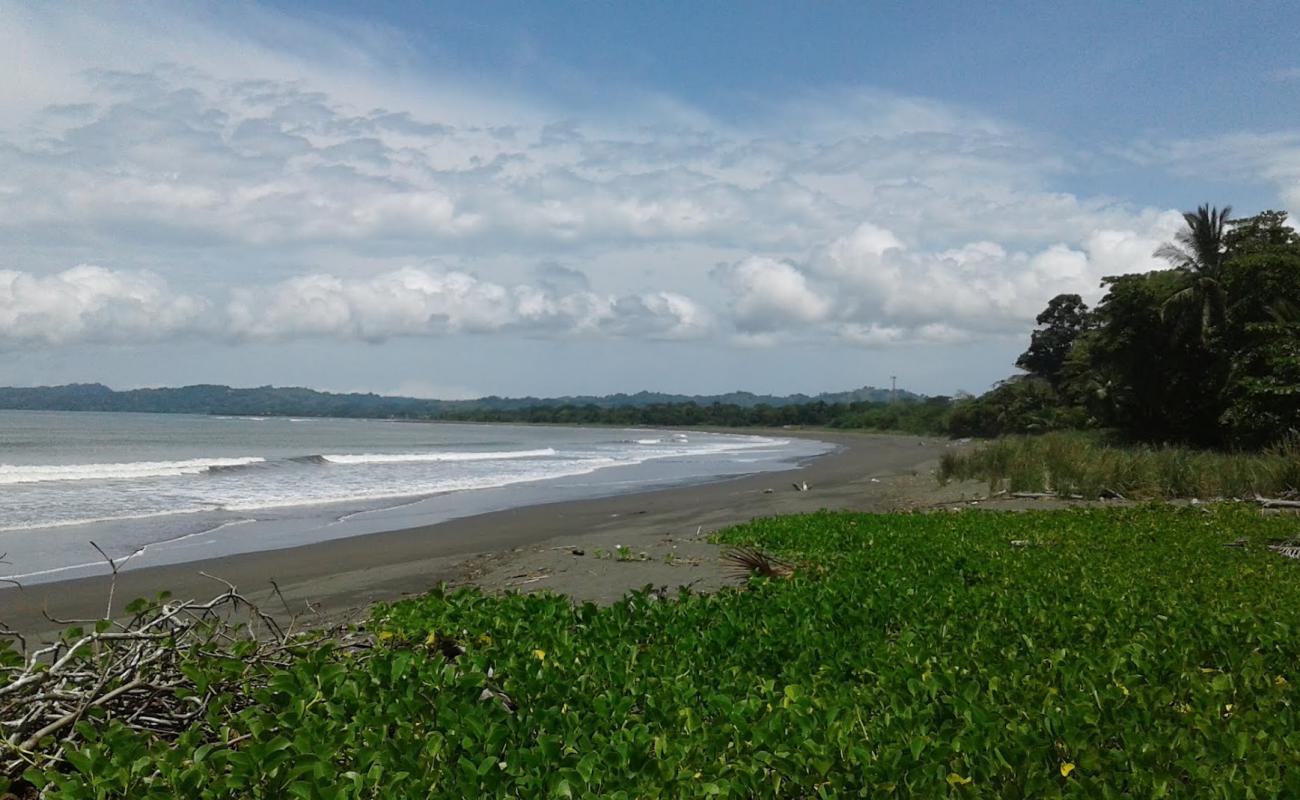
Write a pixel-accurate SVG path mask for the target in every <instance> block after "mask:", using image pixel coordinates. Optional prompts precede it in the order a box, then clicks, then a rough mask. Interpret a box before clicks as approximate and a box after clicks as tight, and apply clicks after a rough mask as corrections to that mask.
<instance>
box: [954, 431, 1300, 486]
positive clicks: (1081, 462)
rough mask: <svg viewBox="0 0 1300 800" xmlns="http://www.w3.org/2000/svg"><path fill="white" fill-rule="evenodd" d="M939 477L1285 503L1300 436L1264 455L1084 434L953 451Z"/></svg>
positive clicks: (1297, 464) (1299, 471) (1296, 474)
mask: <svg viewBox="0 0 1300 800" xmlns="http://www.w3.org/2000/svg"><path fill="white" fill-rule="evenodd" d="M939 479H940V480H941V481H944V482H946V481H949V480H954V479H956V480H970V479H977V480H987V481H988V482H989V491H990V492H993V491H998V490H1000V489H1006V490H1009V491H1012V492H1054V493H1057V494H1060V495H1063V496H1066V495H1082V496H1083V497H1085V498H1088V499H1096V498H1098V497H1114V496H1116V495H1120V496H1123V497H1126V498H1128V499H1155V498H1177V497H1201V498H1243V497H1244V498H1251V497H1255V496H1256V495H1264V496H1268V497H1277V496H1279V495H1283V494H1285V493H1287V492H1294V491H1300V435H1296V434H1292V435H1291V436H1290V437H1288V438H1286V439H1283V440H1281V441H1280V442H1279V443H1278V444H1276V445H1274V446H1272V447H1269V448H1267V449H1266V450H1264V451H1262V452H1259V453H1216V452H1211V451H1203V450H1191V449H1188V448H1185V447H1169V446H1157V447H1152V446H1125V447H1116V446H1113V445H1108V444H1105V443H1104V442H1103V441H1102V440H1101V439H1100V437H1098V436H1095V435H1088V434H1084V433H1078V432H1071V433H1049V434H1045V435H1043V436H1013V437H1006V438H1003V439H999V440H997V441H995V442H990V443H988V444H986V445H982V446H980V447H978V448H976V449H974V450H971V451H969V452H964V453H945V454H944V456H943V459H942V460H941V461H940V465H939Z"/></svg>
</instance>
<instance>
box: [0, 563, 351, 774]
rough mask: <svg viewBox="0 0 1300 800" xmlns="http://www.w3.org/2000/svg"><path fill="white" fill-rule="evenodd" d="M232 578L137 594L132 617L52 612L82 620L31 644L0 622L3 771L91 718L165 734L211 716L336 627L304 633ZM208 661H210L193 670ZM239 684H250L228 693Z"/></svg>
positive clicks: (58, 751) (47, 759)
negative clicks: (210, 589) (211, 710)
mask: <svg viewBox="0 0 1300 800" xmlns="http://www.w3.org/2000/svg"><path fill="white" fill-rule="evenodd" d="M214 580H219V579H214ZM221 582H222V583H226V582H225V581H221ZM226 587H227V588H226V591H224V592H222V593H221V594H220V595H217V596H216V597H214V598H212V599H211V600H208V601H206V602H196V601H192V600H171V599H170V598H169V597H168V596H167V595H160V596H159V597H158V598H157V600H155V601H152V602H150V601H145V600H137V601H135V602H134V603H132V604H131V605H129V606H128V607H127V609H126V611H127V614H129V615H130V617H129V619H126V620H125V621H115V620H111V619H100V620H52V621H54V622H56V623H59V624H65V625H73V626H74V627H71V628H69V629H68V630H67V631H66V632H65V633H64V634H63V635H62V637H61V638H60V639H59V641H57V642H55V643H54V644H50V645H46V646H42V647H39V648H35V649H31V650H29V648H28V645H27V642H26V640H25V639H24V638H23V637H22V636H21V635H20V634H19V633H17V632H15V631H12V630H9V629H8V628H5V627H3V626H0V736H3V739H2V740H0V777H5V776H7V777H9V778H11V779H17V778H18V777H19V776H20V775H21V774H22V773H23V772H24V771H25V770H27V769H29V768H36V769H37V770H45V769H48V768H50V767H52V766H55V765H57V764H58V763H59V762H61V761H62V760H63V758H64V754H65V753H66V752H67V751H68V750H70V749H72V748H75V747H76V746H77V745H78V743H79V741H80V740H81V739H82V738H84V737H83V736H82V733H81V731H80V730H79V727H80V726H79V725H78V724H77V723H79V722H82V721H83V720H84V721H92V720H93V724H95V725H99V724H102V723H103V722H104V721H107V720H110V719H111V720H118V721H120V722H121V723H123V724H125V725H127V726H129V727H131V728H133V729H136V730H139V731H142V732H147V733H149V734H151V735H155V736H159V737H162V738H167V739H170V738H173V737H175V736H177V735H179V734H180V733H182V732H184V731H185V730H187V729H189V728H190V727H192V726H195V725H204V724H206V721H205V712H206V711H207V709H208V705H209V703H210V701H211V700H212V699H213V698H215V697H218V696H224V698H225V699H226V700H227V701H228V700H229V699H230V698H231V697H234V698H236V702H238V698H240V697H246V696H247V690H248V689H249V688H250V687H256V686H258V685H260V684H264V682H265V678H266V676H267V675H268V674H269V673H270V671H271V670H272V669H273V668H274V667H277V666H284V665H285V664H287V663H288V661H289V660H290V659H291V658H292V657H293V655H294V654H295V652H301V650H302V649H303V648H307V647H310V646H311V645H313V644H317V643H319V642H320V641H321V638H323V637H325V636H328V635H329V634H323V633H319V632H318V633H315V634H312V635H311V636H310V637H303V636H296V635H294V634H293V632H292V625H290V626H289V628H288V629H287V630H286V629H285V628H282V627H281V626H280V625H279V624H278V623H277V622H276V621H275V620H274V619H273V618H272V617H271V616H270V615H268V614H266V613H265V612H263V611H262V610H261V609H259V608H258V607H257V606H256V605H254V604H253V603H252V602H250V601H249V600H248V599H247V598H246V597H244V596H243V595H241V594H240V593H239V592H238V591H236V589H235V587H234V586H233V585H231V584H229V583H226ZM110 603H111V601H110ZM79 625H84V626H87V627H77V626H79ZM352 646H354V647H355V646H368V645H366V644H364V643H361V642H354V643H353V644H352ZM200 660H202V662H203V663H204V669H202V670H195V669H187V667H189V666H192V665H194V664H196V663H198V662H199V661H200ZM213 665H218V669H215V670H214V669H213ZM214 676H215V679H214ZM234 687H240V688H241V689H242V691H239V692H227V690H229V689H232V688H234ZM226 710H228V711H237V710H238V707H235V708H231V707H230V706H229V704H228V703H227V705H226Z"/></svg>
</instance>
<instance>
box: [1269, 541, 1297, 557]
mask: <svg viewBox="0 0 1300 800" xmlns="http://www.w3.org/2000/svg"><path fill="white" fill-rule="evenodd" d="M1268 549H1269V550H1272V551H1273V552H1274V553H1277V554H1278V555H1281V556H1286V557H1287V558H1300V544H1297V543H1296V542H1283V543H1281V544H1270V545H1269V546H1268Z"/></svg>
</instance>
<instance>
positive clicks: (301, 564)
mask: <svg viewBox="0 0 1300 800" xmlns="http://www.w3.org/2000/svg"><path fill="white" fill-rule="evenodd" d="M717 432H719V433H731V432H733V431H730V430H718V431H717ZM747 432H750V433H759V434H762V433H764V432H763V431H747ZM768 432H771V431H768ZM779 433H780V435H783V436H792V437H796V436H797V437H800V438H807V439H814V440H818V441H823V442H827V443H829V444H834V445H836V446H837V447H836V450H834V451H832V452H830V453H827V454H825V455H822V456H817V457H814V458H811V459H807V460H806V461H805V463H801V464H798V465H796V466H794V467H793V468H791V469H786V470H780V471H775V472H764V473H757V474H749V475H744V476H739V477H735V478H726V479H723V480H715V481H707V482H701V483H691V484H687V485H682V486H676V487H672V488H667V489H655V490H651V491H647V492H638V493H633V494H618V495H612V496H608V497H602V498H595V499H585V500H567V501H558V502H552V503H543V504H538V505H528V506H520V507H517V508H510V509H505V510H501V511H493V512H489V513H486V514H478V515H474V516H468V517H460V518H456V519H450V520H446V521H442V522H437V523H433V524H429V525H421V526H416V527H412V528H405V529H401V530H391V531H382V532H378V533H368V534H362V535H358V536H353V537H348V538H343V539H335V540H329V541H323V542H316V543H312V544H305V545H298V546H294V547H289V548H283V549H278V550H265V551H258V552H253V553H242V554H238V555H231V556H224V557H218V558H212V559H205V560H200V561H190V562H185V563H182V564H174V565H162V566H155V567H144V568H140V569H135V570H128V571H124V572H122V573H120V574H119V575H118V577H117V583H116V587H115V590H114V600H113V608H112V612H113V613H114V614H120V613H122V609H123V608H124V607H125V606H126V604H127V603H129V602H130V601H131V600H132V599H134V598H136V597H153V596H155V595H157V594H158V593H159V592H161V591H164V590H165V591H170V592H172V594H173V595H174V596H177V597H186V598H207V597H210V596H215V595H216V594H218V593H220V592H221V591H222V590H223V588H224V587H223V586H222V584H221V583H219V582H217V581H216V580H214V579H212V578H208V577H205V576H204V575H202V574H200V573H207V574H208V575H211V576H215V577H217V578H221V579H223V580H226V581H230V582H231V583H233V584H235V585H236V586H238V587H239V588H240V591H241V593H244V594H245V595H246V596H247V597H249V599H250V600H252V601H253V602H256V603H258V604H259V605H261V606H263V607H264V610H266V611H268V612H270V613H273V614H275V615H277V616H280V617H283V618H289V617H295V616H296V617H298V618H299V619H300V622H301V624H303V625H307V626H317V625H323V624H329V623H333V622H339V621H346V620H359V619H362V618H364V614H365V613H366V610H367V609H368V608H369V607H370V606H371V605H373V604H374V603H377V602H384V601H393V600H399V599H401V598H403V597H407V596H411V595H416V594H421V593H423V592H427V591H429V590H430V589H433V588H435V587H436V586H437V585H438V584H440V583H449V584H452V585H463V584H473V585H476V586H479V587H481V588H483V589H484V590H486V591H498V590H519V591H532V590H543V589H546V590H551V591H556V592H560V593H563V594H568V595H570V596H572V597H574V599H575V600H579V601H582V600H594V601H597V602H609V601H612V600H614V599H617V598H618V597H621V596H622V595H623V594H624V593H626V591H628V590H629V589H634V588H639V587H641V586H644V585H646V584H653V585H656V586H660V585H663V586H667V587H669V589H670V590H672V589H674V588H675V586H691V587H693V588H694V589H696V590H700V591H711V590H714V589H716V588H718V587H719V586H721V585H724V584H725V583H727V582H729V577H728V576H727V575H726V574H725V568H724V567H723V565H721V564H720V563H719V562H718V559H717V549H716V548H714V547H713V546H712V545H708V544H707V543H705V542H704V541H702V540H703V539H704V538H705V537H707V535H708V534H709V533H711V532H712V531H715V530H717V529H719V528H722V527H726V526H728V525H732V524H737V523H740V522H744V521H748V520H750V519H753V518H756V517H764V516H772V515H775V514H787V513H804V512H811V511H816V510H819V509H821V508H826V509H832V510H838V509H854V510H864V511H873V510H874V511H881V510H890V509H893V508H897V507H899V506H900V505H905V502H903V498H904V497H906V496H909V495H915V494H916V493H917V492H916V490H918V489H923V490H924V491H922V492H921V494H922V495H933V494H934V491H935V489H937V487H936V486H935V484H934V478H933V476H932V475H931V474H930V469H931V467H932V466H933V465H932V464H931V463H930V462H933V461H936V460H937V459H938V457H939V455H940V453H941V452H943V450H944V448H945V447H947V446H950V445H949V443H948V442H947V440H944V439H939V438H936V437H919V436H908V435H900V434H877V433H852V432H840V431H834V432H832V431H822V430H784V429H781V430H780V431H779ZM918 477H919V478H921V479H922V484H924V486H921V485H919V484H918V485H916V486H911V487H908V486H906V485H900V483H901V484H908V483H909V482H910V483H915V479H916V478H918ZM873 479H874V480H873ZM909 479H912V480H910V481H909ZM795 480H797V481H806V482H807V483H808V484H809V491H807V492H798V491H795V490H794V488H793V487H792V486H791V483H792V481H795ZM618 545H622V546H623V547H626V548H628V551H627V552H628V553H629V554H630V555H631V560H624V561H620V560H618V559H616V558H615V557H614V556H613V553H614V552H615V548H616V546H618ZM602 550H603V551H604V552H605V553H607V554H608V556H607V557H605V558H600V557H598V554H599V552H600V551H602ZM575 552H581V553H582V555H574V553H575ZM642 553H644V554H645V556H644V558H643V557H642V556H641V554H642ZM272 581H274V582H275V584H276V585H278V586H279V589H280V594H281V596H282V598H283V602H282V600H281V597H277V595H276V592H275V589H274V588H273V587H272V585H271V584H272ZM110 585H111V578H110V576H107V575H104V576H96V577H87V578H76V579H71V580H67V581H51V582H48V583H40V584H34V585H32V586H29V587H25V588H24V589H22V590H19V589H16V588H13V587H4V588H0V622H3V623H4V624H6V625H8V626H9V627H10V628H11V629H13V630H16V631H19V632H21V633H24V634H28V635H35V636H37V637H41V636H43V635H46V634H50V633H53V632H57V631H58V630H61V629H62V627H64V626H62V625H58V624H54V623H51V622H50V621H49V620H48V619H47V617H46V614H48V615H49V616H50V617H54V618H57V619H61V620H85V619H94V618H99V617H102V616H103V615H104V612H105V609H106V603H107V601H108V594H109V587H110Z"/></svg>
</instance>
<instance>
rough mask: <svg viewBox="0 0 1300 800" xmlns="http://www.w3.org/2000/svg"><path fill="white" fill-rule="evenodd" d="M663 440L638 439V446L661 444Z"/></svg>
mask: <svg viewBox="0 0 1300 800" xmlns="http://www.w3.org/2000/svg"><path fill="white" fill-rule="evenodd" d="M662 441H663V439H637V440H636V443H637V444H659V443H661V442H662Z"/></svg>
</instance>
